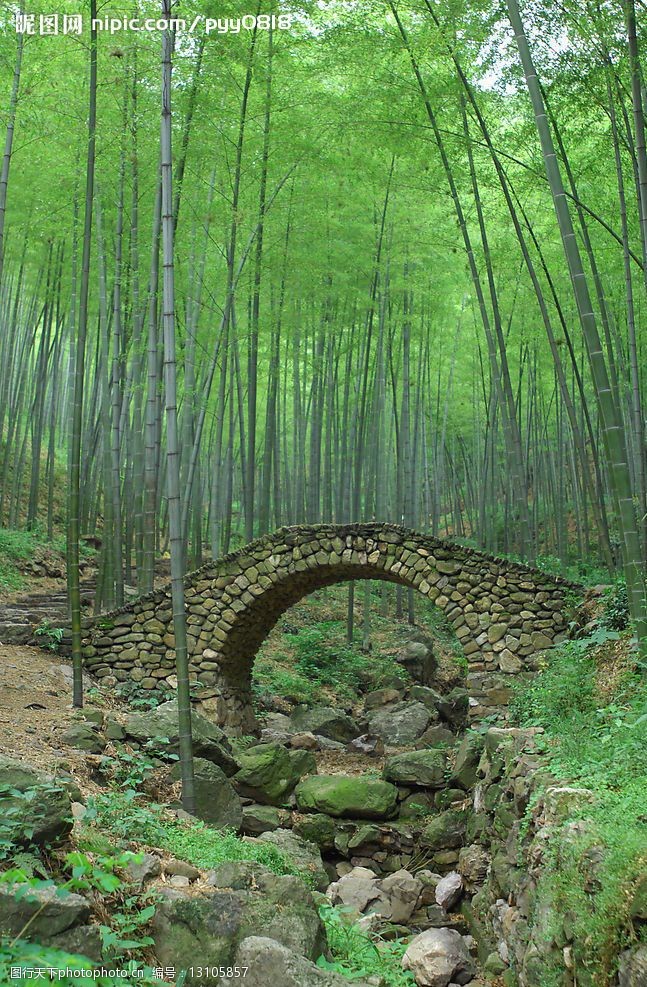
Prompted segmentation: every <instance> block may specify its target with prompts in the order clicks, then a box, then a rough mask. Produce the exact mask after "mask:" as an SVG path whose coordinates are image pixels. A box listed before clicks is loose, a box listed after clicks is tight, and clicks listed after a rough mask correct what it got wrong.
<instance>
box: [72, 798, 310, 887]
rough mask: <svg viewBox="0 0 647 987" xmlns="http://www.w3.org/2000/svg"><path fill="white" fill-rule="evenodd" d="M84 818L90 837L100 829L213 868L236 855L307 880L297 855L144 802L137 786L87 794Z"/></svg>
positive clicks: (274, 871)
mask: <svg viewBox="0 0 647 987" xmlns="http://www.w3.org/2000/svg"><path fill="white" fill-rule="evenodd" d="M85 821H87V822H88V823H90V824H91V826H90V828H89V829H88V830H87V831H86V832H87V835H88V838H89V840H90V841H92V839H93V838H94V835H95V834H96V833H97V831H100V832H103V831H108V832H110V833H112V834H114V835H115V836H117V837H121V838H122V839H125V840H133V841H136V842H138V843H142V844H146V845H149V846H156V847H160V849H163V850H166V851H167V852H168V853H170V854H172V855H173V856H175V857H179V858H180V859H181V860H186V861H188V863H191V864H193V865H194V866H195V867H201V868H209V867H216V866H217V865H218V864H221V863H224V862H225V861H231V860H253V861H256V862H257V863H259V864H263V866H265V867H267V868H268V870H271V871H272V872H273V873H274V874H280V875H281V874H293V875H295V876H297V877H301V878H302V879H303V880H304V881H306V883H308V880H309V875H305V874H303V873H302V872H301V871H300V870H299V869H298V868H297V867H296V866H295V865H294V864H293V863H292V861H291V860H290V859H289V858H288V857H287V856H286V855H285V854H284V853H282V852H281V851H280V850H278V849H277V848H276V847H274V846H271V845H270V844H265V845H264V844H263V843H262V842H261V843H254V842H251V841H248V840H243V839H240V838H239V837H238V836H236V835H235V833H233V832H232V831H231V830H219V829H212V828H211V827H210V826H207V825H205V824H204V823H188V822H184V821H182V820H179V819H175V818H174V817H173V816H171V815H170V813H169V812H167V811H166V809H165V808H164V806H161V805H157V804H155V803H147V802H144V801H143V800H142V798H141V796H138V795H137V793H136V792H134V791H132V790H126V791H124V792H117V791H111V792H105V793H102V794H100V795H97V796H95V797H93V798H92V799H90V800H88V812H87V814H86V817H85Z"/></svg>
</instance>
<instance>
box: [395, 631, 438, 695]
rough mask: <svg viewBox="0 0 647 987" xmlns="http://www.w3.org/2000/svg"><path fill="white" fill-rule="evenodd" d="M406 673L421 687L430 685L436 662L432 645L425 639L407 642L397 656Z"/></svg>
mask: <svg viewBox="0 0 647 987" xmlns="http://www.w3.org/2000/svg"><path fill="white" fill-rule="evenodd" d="M398 661H399V662H401V663H402V664H403V665H404V666H405V668H406V669H407V672H408V673H409V675H410V676H411V678H412V679H413V680H414V682H419V683H420V684H421V685H431V684H432V683H433V681H434V677H435V675H436V670H437V668H438V662H437V661H436V656H435V655H434V650H433V644H432V642H431V641H429V640H426V639H424V640H423V639H418V640H412V641H409V642H408V643H407V644H405V646H404V647H403V649H402V651H401V652H400V654H399V655H398Z"/></svg>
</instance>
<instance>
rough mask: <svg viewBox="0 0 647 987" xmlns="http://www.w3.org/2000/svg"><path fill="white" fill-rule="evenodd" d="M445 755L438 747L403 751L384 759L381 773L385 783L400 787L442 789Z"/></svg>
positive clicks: (445, 764) (445, 765) (445, 763)
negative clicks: (400, 785)
mask: <svg viewBox="0 0 647 987" xmlns="http://www.w3.org/2000/svg"><path fill="white" fill-rule="evenodd" d="M446 768H447V754H446V753H445V751H444V750H441V749H440V748H438V747H432V748H430V749H429V750H422V751H405V753H404V754H395V755H393V757H389V758H387V759H386V761H385V763H384V770H383V772H382V774H383V776H384V778H385V779H386V780H387V781H392V782H396V783H397V784H402V785H420V786H422V787H425V788H442V787H443V786H444V784H445V770H446Z"/></svg>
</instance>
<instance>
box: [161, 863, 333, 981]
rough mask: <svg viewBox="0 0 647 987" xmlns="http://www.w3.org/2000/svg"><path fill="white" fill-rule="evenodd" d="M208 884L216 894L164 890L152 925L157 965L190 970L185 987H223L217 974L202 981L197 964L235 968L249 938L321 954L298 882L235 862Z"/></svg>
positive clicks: (317, 922) (311, 909) (310, 955)
mask: <svg viewBox="0 0 647 987" xmlns="http://www.w3.org/2000/svg"><path fill="white" fill-rule="evenodd" d="M209 883H210V884H211V885H212V890H210V891H208V892H206V893H203V894H200V895H197V894H195V893H192V894H191V895H190V896H189V895H187V894H185V893H184V892H182V891H176V890H173V889H165V890H164V891H163V892H161V901H160V902H159V904H158V906H157V909H156V912H155V916H154V918H153V922H152V936H153V940H154V942H153V948H154V951H155V955H156V957H157V960H158V961H159V963H160V965H161V966H173V967H175V969H176V970H187V971H188V976H187V979H186V981H185V983H186V984H187V985H198V984H199V985H200V987H216V985H218V987H220V985H221V983H222V978H219V977H218V976H217V970H215V971H214V970H211V971H208V972H207V973H206V975H203V976H200V975H199V968H198V964H200V967H202V969H203V971H204V969H205V968H213V967H222V966H224V967H230V966H232V964H233V963H234V959H235V956H236V951H237V949H238V946H239V945H240V943H242V941H243V940H244V939H247V938H248V937H249V936H266V937H267V938H271V939H274V940H276V941H277V942H279V943H281V944H282V945H283V946H285V947H286V948H287V949H289V950H290V951H291V952H294V953H297V954H298V955H299V956H304V957H306V958H307V959H310V960H314V959H316V958H317V956H319V954H320V953H321V950H322V947H323V945H324V933H323V927H322V924H321V919H320V918H319V915H318V913H317V907H316V904H315V901H314V899H313V896H312V893H311V892H310V891H309V890H308V889H307V888H306V886H305V884H304V883H303V881H302V880H300V879H299V878H297V877H291V876H281V877H279V876H277V875H276V874H273V873H271V871H269V870H267V868H265V867H263V866H262V865H261V864H257V863H255V862H251V861H237V862H228V863H225V864H222V865H221V866H220V867H218V868H217V869H216V870H215V871H213V872H212V874H211V876H210V878H209ZM191 971H193V972H191ZM213 974H216V975H213ZM277 987H278V984H277Z"/></svg>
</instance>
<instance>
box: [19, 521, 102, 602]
mask: <svg viewBox="0 0 647 987" xmlns="http://www.w3.org/2000/svg"><path fill="white" fill-rule="evenodd" d="M79 550H80V553H81V556H84V557H90V556H93V555H94V554H96V553H95V551H94V549H93V548H91V547H90V546H88V545H85V544H83V543H81V545H80V546H79ZM45 552H48V553H53V554H54V555H58V556H60V557H61V559H62V558H64V557H65V537H64V536H63V535H61V534H58V533H55V535H54V537H53V538H52V539H51V540H48V539H47V535H46V532H45V530H44V529H43V528H42V527H41V525H36V526H35V527H34V528H32V529H30V530H27V529H26V528H21V529H17V528H2V527H0V592H3V591H4V592H5V593H9V592H12V591H15V590H19V589H22V588H23V586H24V585H25V582H26V580H25V576H24V574H23V572H22V569H23V568H24V566H25V563H27V562H30V561H31V560H36V559H38V557H39V556H40V555H42V553H45Z"/></svg>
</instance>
